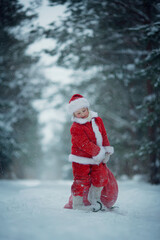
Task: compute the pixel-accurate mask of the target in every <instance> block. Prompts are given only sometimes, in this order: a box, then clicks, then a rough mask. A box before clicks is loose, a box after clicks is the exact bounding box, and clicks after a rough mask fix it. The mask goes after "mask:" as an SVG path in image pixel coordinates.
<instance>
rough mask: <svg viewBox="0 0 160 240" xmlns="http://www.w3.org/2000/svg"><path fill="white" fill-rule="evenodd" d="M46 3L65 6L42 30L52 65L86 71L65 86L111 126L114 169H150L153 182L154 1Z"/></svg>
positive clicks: (157, 176) (157, 175)
mask: <svg viewBox="0 0 160 240" xmlns="http://www.w3.org/2000/svg"><path fill="white" fill-rule="evenodd" d="M50 2H52V3H53V4H66V9H67V10H66V12H67V15H66V17H65V19H63V21H62V24H61V26H58V27H56V26H54V24H52V29H50V30H47V31H46V35H47V37H53V38H54V39H56V40H57V47H56V50H57V52H56V53H57V54H58V61H57V64H58V65H60V66H64V67H72V68H74V69H75V70H77V69H83V70H84V71H86V70H90V71H92V73H93V74H91V77H88V78H87V77H86V78H85V79H84V81H81V82H80V83H79V84H76V85H75V86H71V89H72V90H75V89H78V90H82V93H83V92H85V93H86V89H87V92H88V93H87V95H88V96H89V97H90V98H91V99H92V101H93V102H94V105H95V104H96V103H97V105H96V107H97V109H99V106H102V108H101V112H102V113H103V114H104V115H105V116H104V117H105V120H106V125H107V126H108V128H109V129H110V127H111V129H113V130H112V131H111V132H110V133H109V135H111V142H112V144H113V145H114V146H115V148H116V152H117V155H116V154H115V156H116V157H115V162H116V163H115V167H116V168H117V166H118V165H120V167H118V171H119V173H121V174H122V173H124V172H126V173H127V174H129V175H132V174H133V173H139V172H140V173H150V181H151V182H152V183H159V182H160V167H159V165H160V164H159V161H160V159H159V148H158V144H159V123H158V121H159V110H158V108H157V107H158V104H159V100H158V99H159V87H160V86H159V46H158V43H159V40H160V35H159V34H160V31H159V29H160V26H159V16H160V14H159V11H160V9H159V1H158V0H153V1H149V0H135V1H131V0H123V1H119V0H113V1H108V0H103V1H98V0H94V1H92V0H90V1H89V0H88V1H78V0H77V1H74V0H57V1H52V0H50ZM54 53H55V52H54ZM85 73H86V72H85ZM76 87H77V88H76ZM72 92H73V91H72ZM67 94H68V93H67V92H65V94H64V96H65V97H66V96H67ZM108 109H109V110H108ZM135 123H138V124H137V125H136V124H135ZM142 125H143V128H142Z"/></svg>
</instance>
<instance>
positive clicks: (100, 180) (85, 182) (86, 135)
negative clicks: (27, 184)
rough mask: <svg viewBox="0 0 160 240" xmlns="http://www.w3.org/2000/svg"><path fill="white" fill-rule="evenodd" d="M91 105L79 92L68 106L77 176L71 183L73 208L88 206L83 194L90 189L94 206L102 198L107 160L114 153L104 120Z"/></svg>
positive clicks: (74, 175)
mask: <svg viewBox="0 0 160 240" xmlns="http://www.w3.org/2000/svg"><path fill="white" fill-rule="evenodd" d="M89 106H90V104H89V102H88V101H87V99H86V98H84V97H83V96H82V95H80V94H75V95H73V96H72V97H71V99H70V101H69V106H68V111H69V113H70V114H72V121H73V124H72V126H71V129H70V132H71V137H72V139H71V142H72V149H71V154H70V155H69V161H70V162H72V168H73V177H74V182H73V184H72V186H71V192H72V197H73V209H84V208H85V206H84V203H83V202H84V201H83V197H84V195H85V193H88V192H89V193H88V200H89V202H90V204H91V205H92V206H94V208H95V207H97V206H96V205H98V202H101V201H100V197H101V191H102V188H103V186H105V185H106V183H107V180H108V179H107V167H106V164H105V163H106V162H107V161H108V160H109V156H110V155H111V154H113V147H111V146H110V143H109V141H108V138H107V134H106V130H105V127H104V124H103V121H102V119H101V118H100V117H98V114H97V113H95V112H93V111H91V110H90V109H89Z"/></svg>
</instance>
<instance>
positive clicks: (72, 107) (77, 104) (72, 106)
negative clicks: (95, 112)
mask: <svg viewBox="0 0 160 240" xmlns="http://www.w3.org/2000/svg"><path fill="white" fill-rule="evenodd" d="M89 106H90V104H89V102H88V100H87V99H86V98H78V99H76V100H74V101H71V102H70V103H69V105H68V112H69V113H70V114H73V113H74V112H75V111H77V110H79V109H81V108H84V107H87V108H88V107H89Z"/></svg>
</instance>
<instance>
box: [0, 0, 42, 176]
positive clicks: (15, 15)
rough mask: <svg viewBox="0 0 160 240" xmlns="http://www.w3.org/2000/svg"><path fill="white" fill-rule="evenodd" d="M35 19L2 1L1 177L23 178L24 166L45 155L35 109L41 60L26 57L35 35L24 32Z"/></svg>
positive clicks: (8, 2) (29, 12)
mask: <svg viewBox="0 0 160 240" xmlns="http://www.w3.org/2000/svg"><path fill="white" fill-rule="evenodd" d="M34 17H36V15H35V14H33V13H32V12H31V10H30V9H28V10H24V9H23V6H22V5H21V4H20V3H19V1H18V0H13V1H9V0H5V1H3V0H1V1H0V86H1V87H0V178H3V177H13V176H14V175H16V176H17V177H24V176H25V170H24V165H27V166H28V165H29V164H31V163H32V164H33V162H34V161H35V159H38V158H40V156H41V155H42V154H41V148H40V141H39V138H40V137H39V133H38V119H37V112H36V111H35V109H34V108H33V106H32V102H33V100H34V99H35V98H38V97H40V94H41V93H40V87H41V86H42V84H41V83H40V81H39V80H38V78H39V77H40V74H39V76H38V74H35V72H34V70H33V69H32V68H31V67H32V65H33V64H35V63H37V61H38V58H37V57H31V56H28V55H27V54H26V50H27V48H28V46H29V44H31V43H33V41H34V40H35V35H36V33H31V34H28V33H24V32H23V25H24V24H27V22H30V21H31V20H32V19H33V18H34ZM18 30H20V31H19V33H18ZM22 32H23V37H25V38H24V39H23V38H22ZM17 33H18V34H17ZM40 79H41V78H40ZM36 155H37V156H36Z"/></svg>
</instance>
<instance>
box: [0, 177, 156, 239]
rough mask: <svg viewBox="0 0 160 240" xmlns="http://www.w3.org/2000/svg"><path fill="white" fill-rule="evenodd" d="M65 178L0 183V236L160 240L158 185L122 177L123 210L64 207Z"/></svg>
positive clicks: (120, 206)
mask: <svg viewBox="0 0 160 240" xmlns="http://www.w3.org/2000/svg"><path fill="white" fill-rule="evenodd" d="M70 185H71V182H69V181H55V182H41V181H0V239H1V240H72V239H73V240H75V239H76V240H97V239H98V240H103V239H104V240H107V239H108V240H112V239H114V240H115V239H116V240H119V239H122V240H144V239H145V240H152V239H154V240H159V239H160V186H151V185H149V184H147V183H141V182H137V181H120V182H119V183H118V185H119V198H118V201H117V203H116V205H117V206H119V211H120V212H121V213H122V214H116V213H114V212H97V213H92V212H88V213H87V212H83V211H77V210H68V209H64V208H63V206H64V204H65V203H66V202H67V201H68V197H69V195H70Z"/></svg>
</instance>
